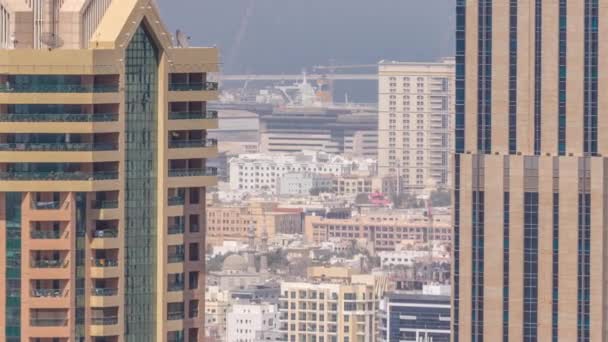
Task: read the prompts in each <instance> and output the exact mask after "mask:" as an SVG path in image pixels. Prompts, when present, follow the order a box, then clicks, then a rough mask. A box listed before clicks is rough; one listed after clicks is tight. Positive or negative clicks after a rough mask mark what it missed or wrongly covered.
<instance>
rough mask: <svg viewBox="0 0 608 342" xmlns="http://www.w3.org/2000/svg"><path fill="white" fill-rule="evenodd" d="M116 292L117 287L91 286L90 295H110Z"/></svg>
mask: <svg viewBox="0 0 608 342" xmlns="http://www.w3.org/2000/svg"><path fill="white" fill-rule="evenodd" d="M117 294H118V289H111V288H92V289H91V295H92V296H96V297H111V296H116V295H117Z"/></svg>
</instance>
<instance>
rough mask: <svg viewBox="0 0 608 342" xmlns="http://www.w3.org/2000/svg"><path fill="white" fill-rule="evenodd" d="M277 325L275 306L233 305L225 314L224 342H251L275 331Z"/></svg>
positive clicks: (266, 304)
mask: <svg viewBox="0 0 608 342" xmlns="http://www.w3.org/2000/svg"><path fill="white" fill-rule="evenodd" d="M277 323H278V312H277V306H276V305H275V304H269V303H245V302H243V303H240V302H239V303H234V304H233V305H232V307H231V308H230V309H229V310H228V313H227V314H226V341H227V342H253V341H255V339H256V335H259V334H261V333H263V332H267V331H276V329H277Z"/></svg>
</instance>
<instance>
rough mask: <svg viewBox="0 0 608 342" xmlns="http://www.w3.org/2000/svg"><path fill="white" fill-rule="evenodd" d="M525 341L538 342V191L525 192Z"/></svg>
mask: <svg viewBox="0 0 608 342" xmlns="http://www.w3.org/2000/svg"><path fill="white" fill-rule="evenodd" d="M523 304H524V307H523V324H524V331H523V341H524V342H536V341H537V330H538V193H537V192H526V193H524V302H523Z"/></svg>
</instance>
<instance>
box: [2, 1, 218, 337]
mask: <svg viewBox="0 0 608 342" xmlns="http://www.w3.org/2000/svg"><path fill="white" fill-rule="evenodd" d="M177 41H179V42H177ZM0 45H1V46H2V50H0V60H1V62H0V241H2V243H1V244H0V272H1V273H2V276H1V277H0V279H2V280H0V340H2V341H7V342H16V341H28V342H34V341H35V342H51V341H52V342H57V341H58V342H68V341H78V342H80V341H87V342H89V341H91V342H120V341H142V342H149V341H202V340H203V334H204V333H203V332H204V329H203V324H204V323H203V322H204V321H203V312H204V308H203V306H204V301H205V298H204V295H205V291H204V267H205V265H204V259H205V257H204V255H205V253H204V246H205V236H204V232H205V229H204V228H203V225H204V222H205V189H206V187H208V186H211V185H213V184H215V182H216V180H215V172H214V170H211V169H209V168H207V167H206V159H207V158H209V157H212V156H214V155H215V154H216V153H217V150H216V146H215V143H214V142H213V141H209V140H207V138H206V135H207V130H208V129H210V128H217V119H216V116H215V115H212V114H209V113H208V112H207V111H206V102H207V101H209V100H212V99H215V98H216V97H217V84H216V83H211V82H207V73H209V72H216V71H217V70H218V52H217V50H216V49H215V48H187V39H186V37H185V36H182V35H180V39H179V40H175V41H174V40H173V39H172V36H171V34H170V33H168V32H167V30H166V29H165V27H164V26H163V24H162V22H161V19H160V17H159V12H158V9H157V7H156V5H155V4H154V2H153V1H150V0H1V1H0Z"/></svg>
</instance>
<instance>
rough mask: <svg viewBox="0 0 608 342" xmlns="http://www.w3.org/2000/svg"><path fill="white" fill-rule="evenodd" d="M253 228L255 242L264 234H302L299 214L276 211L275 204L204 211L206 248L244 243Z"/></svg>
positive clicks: (269, 236)
mask: <svg viewBox="0 0 608 342" xmlns="http://www.w3.org/2000/svg"><path fill="white" fill-rule="evenodd" d="M251 227H254V228H255V235H256V238H258V239H259V238H260V237H261V236H262V234H264V233H266V234H268V238H269V239H272V238H274V236H275V235H276V234H302V212H301V210H299V209H289V208H279V204H278V203H276V202H250V203H248V204H243V205H221V204H220V205H218V204H212V205H209V206H208V207H207V225H206V228H207V244H208V245H211V246H221V245H222V244H223V243H224V242H225V241H241V242H246V241H247V239H248V232H249V228H251Z"/></svg>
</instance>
